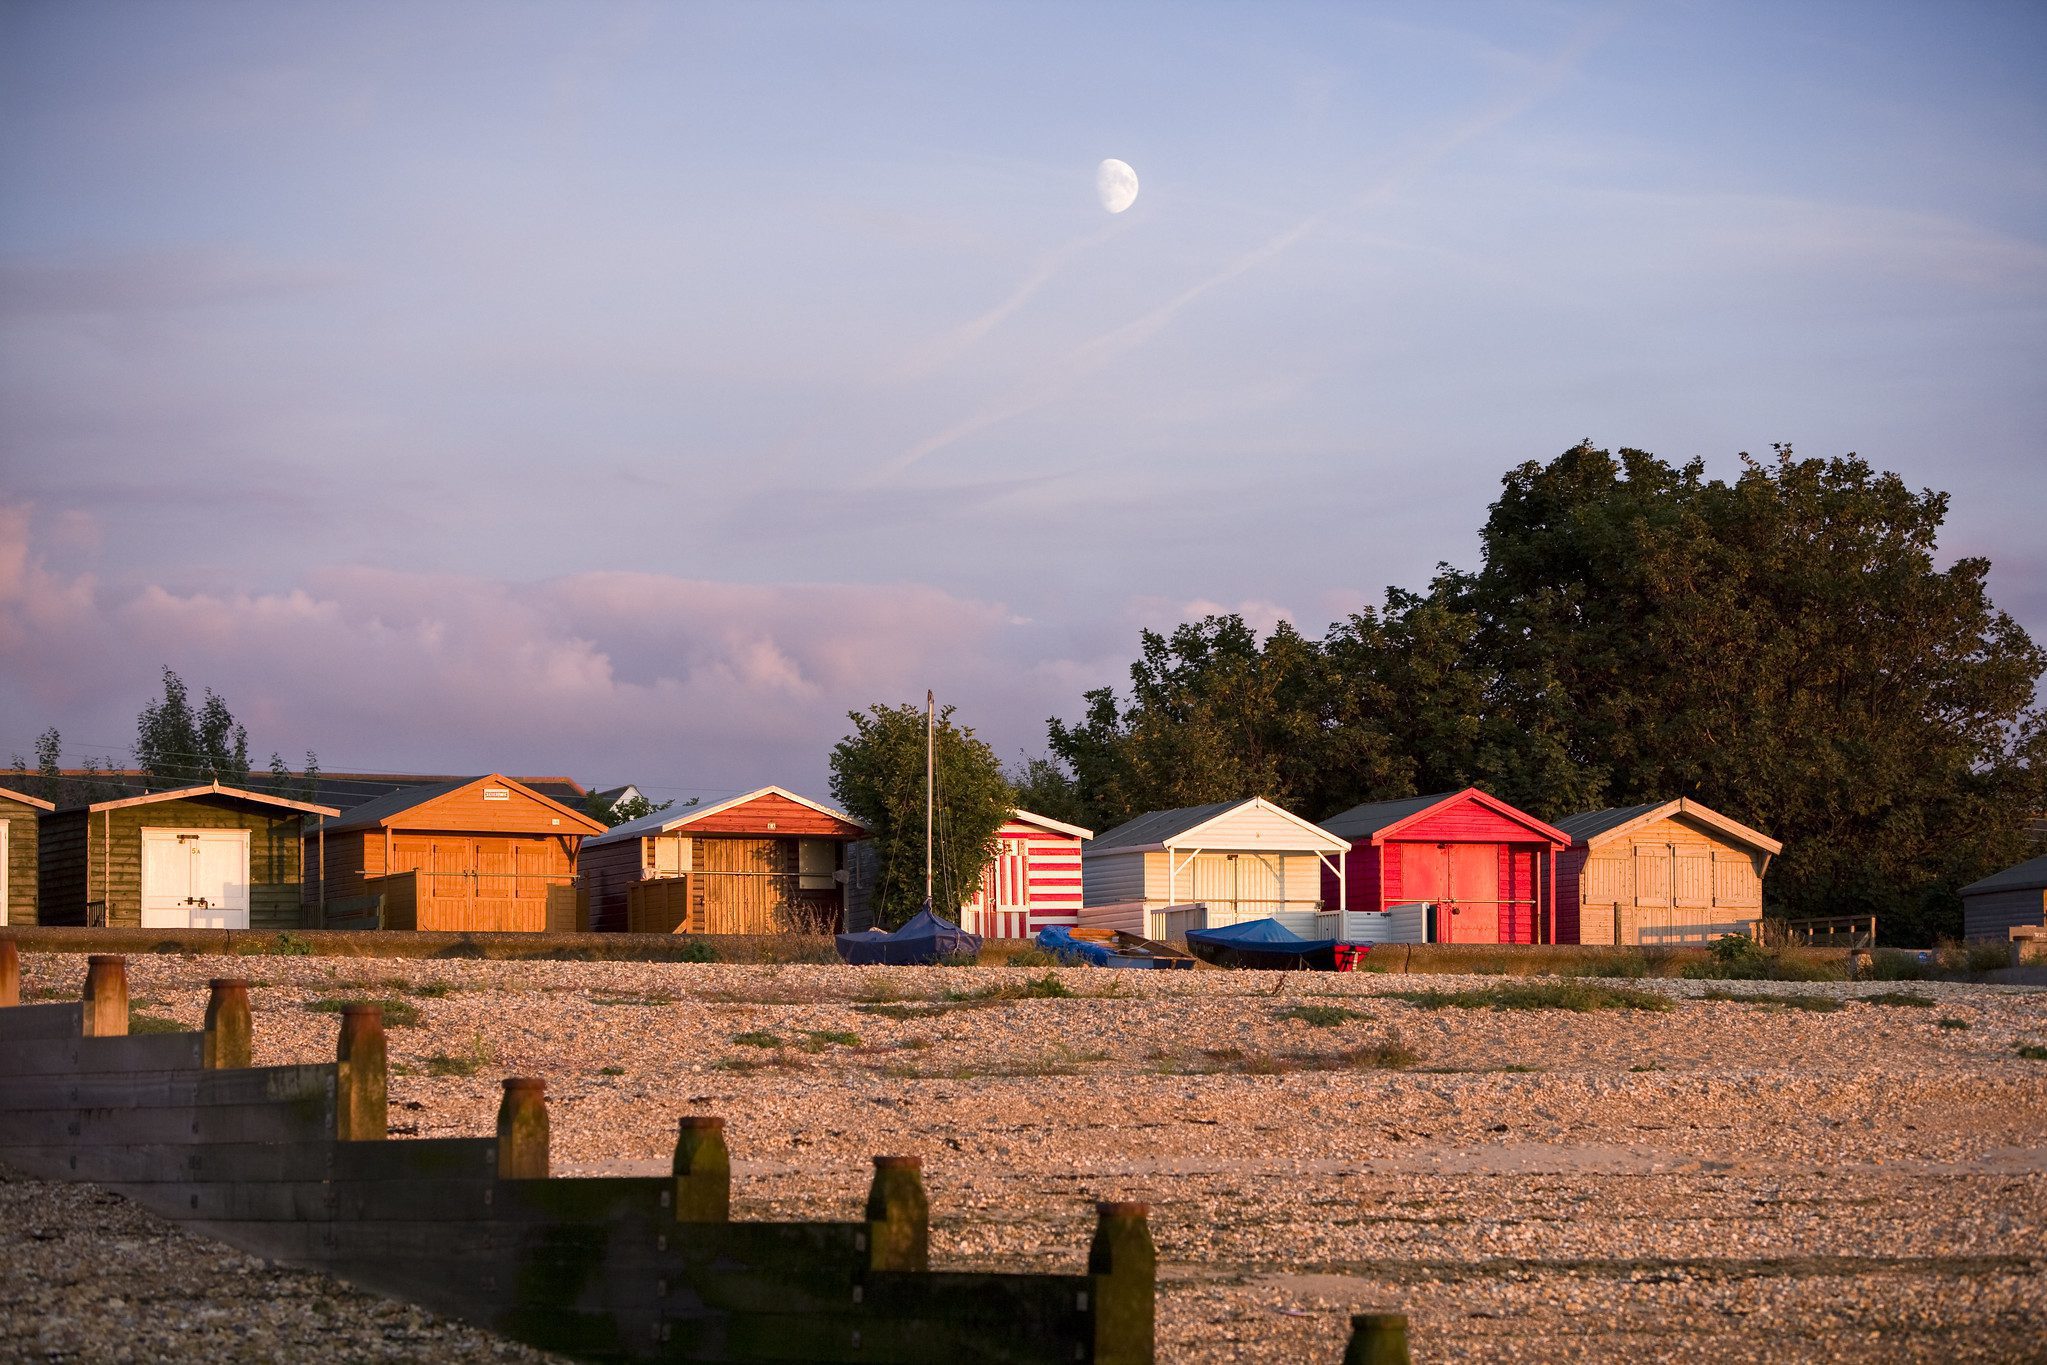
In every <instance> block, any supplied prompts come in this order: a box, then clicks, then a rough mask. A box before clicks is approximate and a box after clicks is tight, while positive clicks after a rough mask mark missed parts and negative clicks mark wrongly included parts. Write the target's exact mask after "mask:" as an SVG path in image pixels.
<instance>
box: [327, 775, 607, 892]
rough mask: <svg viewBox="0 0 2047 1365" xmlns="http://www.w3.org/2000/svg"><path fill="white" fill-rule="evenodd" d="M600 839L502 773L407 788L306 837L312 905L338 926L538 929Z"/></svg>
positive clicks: (590, 825)
mask: <svg viewBox="0 0 2047 1365" xmlns="http://www.w3.org/2000/svg"><path fill="white" fill-rule="evenodd" d="M603 832H604V826H603V825H602V824H600V823H599V822H597V821H596V820H593V819H591V818H590V817H589V816H587V815H585V814H584V813H583V812H581V811H579V810H576V809H575V808H573V807H571V806H566V805H563V804H562V803H561V802H559V801H556V800H553V799H551V798H549V797H546V796H543V795H541V794H540V793H539V792H537V791H534V790H533V789H532V788H531V787H528V786H526V785H525V784H524V783H521V782H517V781H514V780H513V779H511V778H509V777H506V776H504V775H503V774H502V773H490V774H487V775H485V776H483V777H458V778H452V779H450V780H448V781H446V782H436V783H431V784H428V785H425V786H418V787H403V788H400V789H399V790H397V791H394V792H390V793H388V794H386V795H384V796H380V797H377V798H376V799H375V800H371V801H365V802H363V803H362V804H361V805H358V806H354V807H352V808H350V809H349V810H347V811H345V812H342V813H341V814H340V815H339V816H338V818H335V819H330V820H326V821H323V822H322V823H321V824H320V826H319V827H317V828H316V829H315V830H314V831H312V832H311V833H309V834H308V836H307V858H308V861H309V863H310V864H311V866H312V868H313V882H312V886H313V890H312V892H311V893H310V898H311V899H313V900H315V901H317V902H320V903H321V904H323V905H324V907H325V912H326V921H327V922H328V923H330V924H332V923H336V922H338V923H341V924H348V925H353V924H355V923H358V922H363V923H368V924H374V925H380V926H381V927H383V928H386V929H441V930H527V931H533V932H538V931H540V930H543V929H546V928H548V927H549V923H548V907H549V902H550V899H551V896H550V888H567V887H568V886H569V885H570V883H571V882H572V881H573V879H574V877H575V874H576V853H577V849H578V846H579V845H580V844H581V843H582V841H583V840H584V839H586V838H588V837H589V836H591V835H593V834H602V833H603ZM552 899H554V900H555V902H556V903H557V904H560V897H559V893H556V895H555V896H553V897H552ZM557 927H564V928H572V927H574V915H573V912H571V913H570V915H569V917H568V920H567V922H566V923H562V922H561V921H560V919H559V917H558V918H557Z"/></svg>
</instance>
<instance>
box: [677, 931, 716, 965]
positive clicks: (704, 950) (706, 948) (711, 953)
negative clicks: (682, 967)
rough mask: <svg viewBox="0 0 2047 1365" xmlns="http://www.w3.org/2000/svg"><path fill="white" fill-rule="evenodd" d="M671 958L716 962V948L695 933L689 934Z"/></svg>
mask: <svg viewBox="0 0 2047 1365" xmlns="http://www.w3.org/2000/svg"><path fill="white" fill-rule="evenodd" d="M672 960H673V961H676V962H716V961H717V960H718V950H717V949H716V948H713V947H712V946H711V945H710V944H708V943H706V942H704V941H703V940H702V939H700V938H697V937H696V936H695V935H691V936H689V937H688V938H685V939H684V940H683V941H682V947H681V948H679V949H677V950H676V953H675V957H674V958H673V959H672Z"/></svg>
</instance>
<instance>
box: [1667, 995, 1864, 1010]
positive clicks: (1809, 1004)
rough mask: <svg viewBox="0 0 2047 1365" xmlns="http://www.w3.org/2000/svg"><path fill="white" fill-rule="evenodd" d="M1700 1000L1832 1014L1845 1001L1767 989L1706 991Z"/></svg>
mask: <svg viewBox="0 0 2047 1365" xmlns="http://www.w3.org/2000/svg"><path fill="white" fill-rule="evenodd" d="M1699 999H1701V1000H1717V1001H1721V1002H1724V1003H1726V1004H1730V1005H1776V1006H1778V1007H1780V1008H1782V1009H1788V1010H1806V1011H1808V1012H1810V1013H1813V1014H1832V1013H1833V1012H1834V1011H1835V1010H1838V1009H1841V1008H1843V1007H1844V1006H1845V1004H1846V1002H1845V1001H1842V1000H1838V999H1836V998H1835V997H1833V996H1831V995H1800V994H1797V993H1793V994H1789V995H1771V994H1769V993H1768V992H1767V991H1722V990H1712V991H1707V992H1705V993H1704V994H1703V995H1701V996H1700V997H1699Z"/></svg>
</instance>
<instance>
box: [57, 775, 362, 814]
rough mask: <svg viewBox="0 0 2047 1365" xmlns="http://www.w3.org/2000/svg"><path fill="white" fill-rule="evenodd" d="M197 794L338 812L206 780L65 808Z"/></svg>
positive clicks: (179, 798)
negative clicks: (192, 784)
mask: <svg viewBox="0 0 2047 1365" xmlns="http://www.w3.org/2000/svg"><path fill="white" fill-rule="evenodd" d="M197 796H224V797H226V798H227V799H228V800H230V801H239V802H245V803H247V804H249V805H252V806H275V807H278V808H281V809H284V810H295V811H297V812H299V813H300V814H301V815H338V814H340V812H339V811H337V810H336V809H335V808H334V807H332V806H316V805H314V804H313V803H312V802H310V801H289V800H286V799H285V798H284V797H282V796H272V795H271V794H270V793H268V792H252V791H243V790H242V789H241V788H240V787H224V786H222V785H221V784H220V783H218V782H208V783H205V784H203V785H201V786H195V787H176V788H173V789H172V790H170V791H167V792H145V793H143V794H142V795H141V796H121V797H116V798H114V799H113V800H111V801H93V802H89V803H85V804H81V805H76V806H70V807H67V809H69V810H83V811H94V812H97V811H103V810H123V809H126V808H127V807H129V806H148V805H154V804H155V803H156V802H159V801H189V800H191V799H192V798H194V797H197Z"/></svg>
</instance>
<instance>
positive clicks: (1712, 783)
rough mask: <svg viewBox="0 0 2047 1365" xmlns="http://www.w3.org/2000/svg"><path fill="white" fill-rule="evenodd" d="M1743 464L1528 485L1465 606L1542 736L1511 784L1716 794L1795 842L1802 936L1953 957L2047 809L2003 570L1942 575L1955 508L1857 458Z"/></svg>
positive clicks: (1519, 492)
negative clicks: (1823, 918) (1812, 922)
mask: <svg viewBox="0 0 2047 1365" xmlns="http://www.w3.org/2000/svg"><path fill="white" fill-rule="evenodd" d="M1743 461H1744V463H1743V470H1742V473H1741V475H1740V476H1739V477H1738V478H1737V479H1735V480H1734V481H1733V482H1731V483H1728V482H1721V481H1715V480H1707V479H1705V478H1704V477H1703V474H1702V471H1701V469H1700V466H1699V465H1698V464H1697V463H1696V462H1694V463H1692V464H1689V465H1686V466H1683V467H1673V466H1671V465H1669V464H1666V463H1664V462H1663V461H1660V460H1658V459H1656V458H1655V457H1654V456H1651V455H1648V454H1646V453H1644V452H1641V451H1633V450H1623V451H1621V452H1619V455H1618V457H1614V456H1609V455H1608V454H1607V452H1605V451H1601V450H1595V449H1593V448H1592V447H1591V446H1590V445H1589V444H1586V445H1580V446H1578V447H1576V448H1574V449H1573V450H1570V451H1567V452H1565V454H1564V455H1562V456H1560V457H1559V458H1558V459H1557V460H1555V461H1552V462H1551V463H1550V464H1548V465H1546V466H1537V465H1532V464H1531V465H1524V466H1522V467H1521V468H1519V469H1517V470H1515V471H1513V472H1512V473H1511V474H1509V475H1508V477H1507V479H1506V483H1505V489H1504V491H1503V494H1502V496H1501V498H1500V501H1499V502H1498V503H1496V504H1495V505H1494V508H1493V511H1492V515H1491V517H1490V518H1489V519H1488V521H1487V524H1486V528H1485V532H1484V550H1485V562H1484V565H1483V567H1482V568H1481V569H1480V570H1479V571H1478V572H1477V573H1476V574H1473V575H1471V576H1470V577H1469V578H1467V579H1464V580H1462V581H1461V582H1460V583H1458V584H1457V585H1456V591H1455V596H1456V598H1457V600H1458V602H1459V604H1460V605H1461V606H1462V607H1463V608H1464V609H1465V610H1468V611H1469V612H1471V613H1472V615H1473V616H1475V617H1476V618H1477V619H1478V620H1479V621H1481V622H1482V623H1483V626H1482V629H1481V632H1480V636H1479V638H1478V640H1477V642H1476V643H1477V652H1478V654H1479V664H1480V667H1481V669H1482V670H1484V671H1485V672H1486V673H1487V674H1488V675H1489V676H1490V678H1491V679H1492V687H1493V696H1492V697H1491V699H1490V702H1491V705H1492V706H1493V707H1494V708H1495V709H1496V710H1497V711H1498V712H1499V713H1501V714H1503V715H1504V716H1506V717H1509V718H1511V719H1512V720H1513V722H1514V723H1515V725H1516V726H1517V727H1519V728H1520V729H1521V731H1522V732H1523V733H1524V734H1525V735H1527V736H1529V737H1530V742H1529V744H1528V745H1527V746H1525V747H1523V748H1522V749H1519V750H1515V751H1509V752H1505V753H1503V754H1501V755H1500V756H1499V762H1498V764H1497V766H1496V768H1495V775H1496V777H1497V779H1498V780H1499V781H1500V783H1501V785H1502V786H1503V787H1505V788H1506V789H1507V792H1508V794H1509V795H1510V796H1511V797H1513V798H1518V799H1523V800H1528V801H1530V802H1532V803H1533V804H1535V805H1536V807H1537V808H1538V809H1542V810H1547V811H1549V812H1551V813H1555V814H1562V813H1565V812H1566V811H1568V810H1571V809H1579V808H1583V807H1585V806H1586V805H1589V804H1599V803H1608V804H1626V803H1630V802H1635V801H1648V800H1656V799H1664V798H1667V797H1669V796H1675V795H1696V796H1698V797H1699V798H1700V799H1702V800H1704V801H1706V802H1708V803H1709V804H1711V805H1713V806H1715V807H1717V808H1719V809H1723V810H1726V811H1727V812H1728V813H1729V814H1731V815H1734V816H1735V817H1736V818H1738V819H1742V820H1746V821H1750V822H1752V823H1754V824H1756V825H1758V826H1760V827H1761V828H1764V829H1767V830H1770V831H1772V832H1773V833H1776V834H1778V835H1780V836H1781V837H1783V838H1784V839H1785V841H1786V849H1785V853H1784V855H1783V857H1782V858H1781V859H1780V861H1779V863H1778V865H1777V867H1776V869H1775V870H1774V871H1773V873H1772V877H1771V895H1772V898H1773V900H1775V901H1776V902H1778V904H1779V906H1780V907H1781V908H1782V909H1784V910H1786V911H1787V912H1790V913H1793V914H1813V915H1818V914H1830V913H1849V912H1857V913H1859V912H1875V913H1877V914H1879V915H1880V916H1882V917H1883V919H1884V922H1885V924H1886V925H1887V926H1888V931H1889V933H1890V934H1891V935H1892V936H1895V937H1899V938H1904V939H1913V940H1922V939H1924V938H1926V937H1928V936H1930V935H1931V934H1933V933H1936V932H1951V931H1953V930H1954V929H1957V928H1958V927H1959V920H1958V918H1957V912H1958V908H1959V905H1958V902H1957V901H1956V900H1955V898H1954V896H1953V889H1954V888H1955V887H1956V886H1958V885H1960V884H1961V883H1962V882H1965V881H1967V880H1969V879H1970V878H1971V877H1973V876H1976V875H1980V874H1981V873H1983V872H1986V871H1989V870H1991V869H1993V868H1995V867H1996V866H1998V865H2000V864H2001V863H2003V862H2005V861H2015V860H2016V859H2017V858H2019V857H2020V856H2023V853H2024V851H2025V850H2024V844H2023V834H2022V826H2023V823H2024V819H2025V816H2026V814H2027V813H2028V812H2029V811H2030V810H2032V809H2035V808H2037V806H2038V804H2039V803H2040V801H2041V800H2042V799H2043V795H2047V793H2043V779H2047V763H2043V762H2042V761H2041V760H2042V759H2043V757H2047V727H2043V719H2042V716H2041V714H2040V712H2039V711H2038V709H2037V708H2036V707H2035V705H2034V696H2035V687H2036V686H2037V684H2038V681H2039V679H2040V676H2041V673H2042V671H2043V669H2047V654H2043V652H2042V651H2041V650H2040V648H2039V647H2038V646H2037V645H2035V644H2034V642H2033V641H2032V640H2031V639H2030V638H2028V637H2027V635H2026V633H2025V631H2024V630H2023V629H2021V628H2020V627H2019V625H2018V624H2017V623H2016V622H2015V621H2013V620H2012V619H2011V618H2010V617H2009V616H2007V615H2005V614H2004V613H2003V612H2000V611H1998V610H1996V608H1995V607H1994V606H1992V604H1991V602H1990V599H1989V595H1988V593H1987V591H1986V590H1985V577H1986V575H1987V573H1988V571H1989V564H1988V562H1987V561H1985V560H1982V559H1973V558H1964V559H1960V560H1957V561H1955V562H1954V563H1953V564H1951V565H1949V566H1947V567H1945V568H1943V567H1941V566H1940V565H1939V564H1938V563H1937V561H1936V559H1935V549H1936V540H1937V536H1938V532H1939V529H1940V526H1941V523H1942V522H1943V520H1944V519H1945V517H1946V514H1947V507H1948V498H1947V495H1946V494H1944V493H1938V492H1934V491H1932V490H1919V491H1914V490H1913V489H1911V488H1909V487H1907V486H1906V485H1905V483H1904V482H1903V481H1902V480H1900V479H1899V478H1897V476H1895V475H1892V474H1879V473H1877V472H1875V471H1874V470H1873V469H1872V468H1871V467H1870V466H1869V465H1868V464H1867V463H1866V462H1864V461H1862V460H1860V459H1858V458H1856V457H1855V456H1853V455H1849V456H1844V457H1841V458H1838V459H1801V458H1799V457H1798V456H1796V455H1795V454H1794V453H1793V452H1792V451H1791V449H1790V448H1789V447H1783V446H1780V447H1777V448H1776V452H1775V455H1774V458H1771V459H1768V460H1756V459H1750V458H1748V457H1746V456H1744V457H1743Z"/></svg>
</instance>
